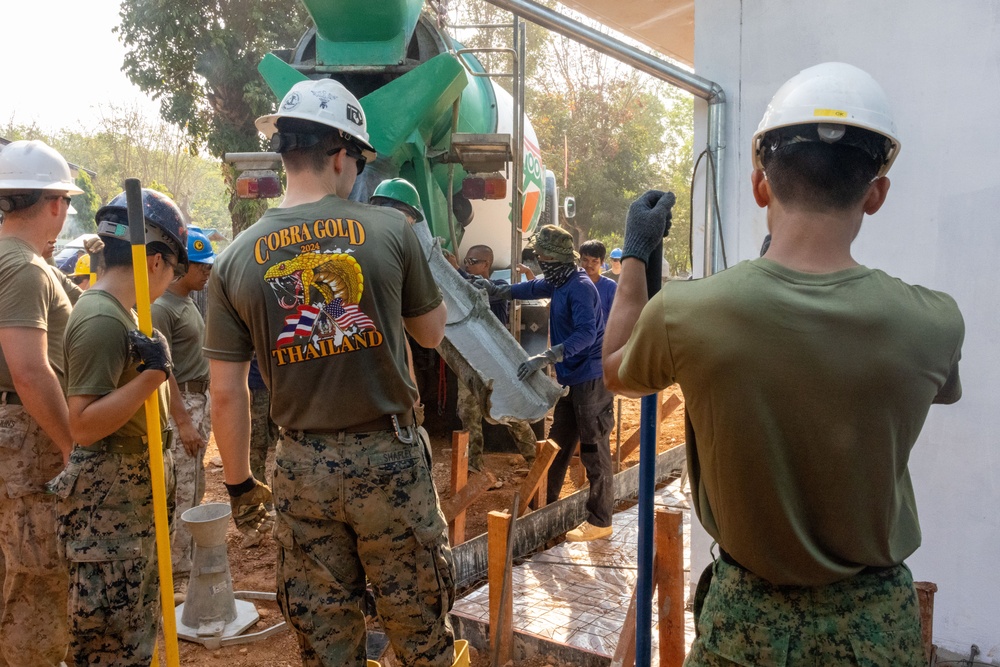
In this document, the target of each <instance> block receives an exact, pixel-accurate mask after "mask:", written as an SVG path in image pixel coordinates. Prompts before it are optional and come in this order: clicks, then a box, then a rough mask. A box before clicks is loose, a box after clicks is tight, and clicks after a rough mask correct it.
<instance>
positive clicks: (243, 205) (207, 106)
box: [115, 0, 307, 233]
mask: <svg viewBox="0 0 1000 667" xmlns="http://www.w3.org/2000/svg"><path fill="white" fill-rule="evenodd" d="M121 17H122V23H121V25H120V26H119V27H118V28H116V29H115V30H116V32H117V33H118V35H119V38H120V39H121V40H122V43H123V44H124V45H125V47H126V49H127V50H128V54H127V56H126V58H125V63H124V67H123V69H124V71H125V74H126V75H127V76H128V78H129V79H130V80H131V81H132V82H133V83H135V84H136V85H137V86H139V88H140V89H142V90H143V92H146V93H149V94H150V95H152V96H153V98H154V99H158V100H160V114H161V116H162V117H163V118H164V119H165V120H166V121H168V122H170V123H173V124H174V125H176V126H177V127H179V128H181V129H183V130H184V131H185V132H186V133H187V135H188V137H189V138H190V144H191V146H192V147H197V146H201V145H205V146H207V148H208V151H209V153H211V154H212V155H214V156H215V157H217V158H221V157H222V156H223V154H224V153H227V152H237V151H257V150H260V149H261V139H260V136H259V135H258V133H257V130H256V128H255V127H254V120H255V119H256V118H257V117H258V116H261V115H264V114H267V113H270V112H271V111H272V110H273V108H274V104H275V99H274V96H273V94H272V93H271V91H270V89H269V88H268V87H267V86H266V84H265V83H264V80H263V79H262V78H261V77H260V75H259V74H258V73H257V64H258V63H259V62H260V60H261V58H263V57H264V55H265V54H267V53H268V52H270V51H271V50H272V49H274V48H277V47H292V46H294V45H295V44H296V43H297V42H298V39H299V37H300V36H301V35H302V34H303V33H304V32H305V29H306V26H307V15H306V12H305V10H304V9H303V7H302V6H301V5H300V3H298V2H296V1H294V0H212V1H210V2H203V1H201V0H173V1H171V2H149V1H147V0H124V1H123V2H122V6H121ZM225 178H226V184H227V186H228V187H229V190H230V199H229V210H230V213H231V214H232V220H233V231H234V233H235V232H239V231H242V230H243V229H245V228H246V227H248V226H249V225H250V224H252V223H253V222H254V221H255V220H256V219H257V218H258V217H259V215H260V214H261V213H262V212H263V210H264V209H266V208H267V203H266V201H265V200H253V201H248V200H241V199H239V198H237V197H236V194H235V187H234V185H235V174H234V172H233V170H232V169H230V168H228V167H227V168H225Z"/></svg>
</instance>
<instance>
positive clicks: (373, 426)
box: [341, 411, 413, 433]
mask: <svg viewBox="0 0 1000 667" xmlns="http://www.w3.org/2000/svg"><path fill="white" fill-rule="evenodd" d="M396 421H397V422H398V423H399V428H406V427H407V426H413V412H412V411H410V412H405V413H403V414H401V415H396ZM395 429H396V424H394V423H393V420H392V415H382V416H381V417H378V418H376V419H373V420H371V421H370V422H365V423H364V424H355V425H354V426H348V427H347V428H345V429H341V430H342V431H343V432H344V433H373V432H375V431H393V430H395Z"/></svg>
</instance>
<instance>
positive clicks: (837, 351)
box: [604, 63, 964, 667]
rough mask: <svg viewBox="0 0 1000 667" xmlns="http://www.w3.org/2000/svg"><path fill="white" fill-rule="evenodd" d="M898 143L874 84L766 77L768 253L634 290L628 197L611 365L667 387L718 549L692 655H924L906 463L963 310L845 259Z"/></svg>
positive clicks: (763, 142) (759, 145)
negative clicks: (771, 82) (650, 290)
mask: <svg viewBox="0 0 1000 667" xmlns="http://www.w3.org/2000/svg"><path fill="white" fill-rule="evenodd" d="M842 91H850V94H849V95H848V94H846V93H844V92H842ZM826 121H836V122H826ZM898 149H899V142H898V139H897V138H896V132H895V128H894V127H893V124H892V120H891V114H890V112H889V108H888V102H887V100H886V98H885V94H884V92H882V90H881V88H880V87H879V86H878V84H877V83H876V82H875V81H874V80H873V79H872V78H871V77H870V76H869V75H868V74H866V73H864V72H862V71H861V70H858V69H856V68H854V67H851V66H849V65H844V64H842V63H826V64H823V65H819V66H816V67H813V68H810V69H808V70H805V71H804V72H802V73H800V74H799V75H798V76H797V77H795V78H793V79H792V80H790V81H789V82H787V83H786V84H785V85H784V86H783V87H782V88H781V89H780V90H779V91H778V93H777V94H776V95H775V96H774V98H773V99H772V101H771V104H770V105H769V106H768V110H767V113H766V114H765V116H764V119H763V121H761V125H760V128H759V129H758V131H757V135H755V137H754V153H753V155H754V166H755V170H754V172H753V176H752V183H753V193H754V197H755V199H756V201H757V203H758V205H760V206H761V207H766V208H767V217H768V227H769V231H770V232H771V234H772V241H771V244H770V246H769V248H768V249H767V252H766V253H765V255H764V256H763V257H762V258H759V259H755V260H752V261H749V262H743V263H741V264H738V265H737V266H735V267H733V268H732V269H729V270H728V271H723V272H722V273H720V274H718V275H715V276H711V277H709V278H705V279H703V280H697V281H691V282H671V283H668V284H667V285H666V286H665V288H664V289H663V291H662V292H660V293H659V294H658V295H657V296H655V297H654V298H653V299H651V300H650V301H649V303H648V304H646V305H645V308H643V304H644V303H645V300H646V298H645V282H644V276H643V272H644V266H643V263H644V261H645V258H647V257H649V251H650V250H652V248H653V247H655V245H656V243H657V242H658V241H659V240H660V238H661V237H662V236H663V231H664V226H665V221H666V217H667V216H666V215H665V211H664V210H663V207H662V206H661V204H660V202H661V201H662V200H663V199H664V197H663V196H662V193H658V192H650V193H647V194H646V195H644V196H643V197H642V198H640V199H639V200H637V201H636V202H635V203H634V204H633V205H632V207H631V208H630V210H629V216H628V221H627V224H626V230H625V243H624V246H625V247H624V252H623V254H624V261H623V268H622V274H621V277H620V279H619V284H618V285H619V286H618V295H617V297H616V299H615V305H614V307H613V309H612V313H611V322H610V324H609V326H608V330H607V333H606V334H605V348H604V368H605V377H606V378H607V381H608V385H609V387H610V388H612V389H614V390H616V391H620V392H622V393H630V394H633V395H643V394H648V393H651V392H653V391H656V390H658V389H661V388H664V387H666V386H669V385H671V384H673V383H675V382H676V383H679V384H680V386H681V388H682V389H683V391H684V397H685V401H686V407H687V414H688V417H689V426H690V429H689V433H688V442H687V451H688V465H689V470H690V472H691V490H692V496H693V501H694V505H695V509H696V510H697V512H698V517H699V519H700V520H701V522H702V524H703V525H704V526H705V528H706V530H707V531H708V532H709V533H710V534H711V535H712V536H713V537H714V538H715V540H716V541H717V542H718V544H719V548H720V551H721V558H720V559H719V560H718V561H716V563H715V564H714V566H713V568H712V572H713V574H714V576H713V578H712V579H711V583H710V584H709V585H708V587H707V590H706V589H705V588H703V586H702V584H699V592H698V595H697V596H696V598H697V599H696V603H695V604H696V609H695V613H696V622H697V628H698V632H699V636H698V638H697V639H696V640H695V642H694V644H693V646H692V648H691V652H690V654H689V656H688V659H687V662H686V663H685V664H687V665H689V666H696V667H697V666H702V665H711V666H713V667H716V666H723V665H726V666H728V665H751V664H753V665H756V664H782V665H788V666H793V665H810V666H811V665H841V664H843V665H847V664H851V665H854V664H871V665H884V666H886V667H889V666H890V665H891V666H892V667H899V666H907V667H917V666H918V665H925V664H926V657H925V656H924V655H923V650H922V644H921V636H920V621H919V614H918V607H917V599H916V593H915V591H914V589H913V581H912V576H911V575H910V572H909V570H908V569H907V568H906V566H905V565H904V564H903V561H904V559H905V558H907V557H908V556H909V555H910V554H911V553H913V552H914V551H915V550H916V549H917V547H918V546H919V544H920V527H919V524H918V522H917V513H916V501H915V498H914V493H913V488H912V485H911V482H910V476H909V471H908V469H907V462H908V459H909V455H910V450H911V448H912V447H913V445H914V442H915V441H916V439H917V436H918V435H919V433H920V429H921V427H922V425H923V423H924V419H925V418H926V416H927V413H928V411H929V409H930V406H931V404H933V403H954V402H955V401H957V400H958V399H959V398H960V396H961V384H960V382H959V375H958V361H959V357H960V355H961V345H962V340H963V336H964V325H963V322H962V316H961V314H960V313H959V310H958V307H957V305H956V304H955V301H954V300H953V299H952V298H951V297H949V296H948V295H946V294H943V293H941V292H935V291H933V290H929V289H926V288H924V287H917V286H912V285H908V284H906V283H904V282H902V281H900V280H898V279H896V278H892V277H890V276H888V275H886V274H885V273H883V272H882V271H878V270H874V269H870V268H868V267H865V266H861V265H859V264H858V263H857V262H856V261H854V259H853V257H852V256H851V244H852V242H853V240H854V238H855V236H856V235H857V233H858V230H859V229H860V225H861V222H862V219H863V217H864V216H865V215H873V214H874V213H875V212H876V211H878V209H879V208H880V207H881V205H882V203H883V202H884V201H885V199H886V195H887V193H888V189H889V181H888V179H887V178H886V177H885V173H886V172H887V171H888V170H889V167H890V166H891V164H892V161H893V159H894V158H895V156H896V154H897V152H898ZM667 210H669V209H667ZM640 313H641V315H640ZM703 581H704V582H707V581H708V579H707V578H706V577H703ZM703 596H704V598H703V599H704V604H703V606H702V605H700V604H699V602H700V600H701V599H702V597H703Z"/></svg>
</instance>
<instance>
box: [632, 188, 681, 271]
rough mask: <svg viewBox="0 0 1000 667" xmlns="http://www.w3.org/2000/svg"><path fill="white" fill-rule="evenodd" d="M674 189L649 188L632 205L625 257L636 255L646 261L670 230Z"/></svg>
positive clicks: (643, 261)
mask: <svg viewBox="0 0 1000 667" xmlns="http://www.w3.org/2000/svg"><path fill="white" fill-rule="evenodd" d="M675 199H676V198H675V197H674V193H673V192H661V191H659V190H647V191H646V193H645V194H643V195H642V196H641V197H639V198H638V199H636V200H635V201H634V202H632V205H631V206H629V207H628V218H627V219H626V221H625V242H624V243H622V259H623V260H624V259H625V258H626V257H635V258H636V259H638V260H640V261H641V262H642V263H643V264H645V263H646V262H648V261H649V256H650V255H652V254H653V251H654V250H656V246H657V245H659V244H660V242H661V241H662V240H663V239H664V238H666V237H667V235H668V234H669V233H670V218H671V214H670V209H671V207H673V205H674V201H675Z"/></svg>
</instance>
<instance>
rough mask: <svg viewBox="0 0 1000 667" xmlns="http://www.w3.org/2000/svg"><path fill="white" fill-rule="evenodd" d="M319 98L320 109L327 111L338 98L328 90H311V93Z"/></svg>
mask: <svg viewBox="0 0 1000 667" xmlns="http://www.w3.org/2000/svg"><path fill="white" fill-rule="evenodd" d="M309 92H311V93H312V94H313V95H315V96H316V97H317V98H319V108H320V109H326V108H328V107H329V106H330V102H332V101H334V100H335V99H337V96H336V95H334V94H333V93H331V92H329V91H327V90H311V91H309Z"/></svg>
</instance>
